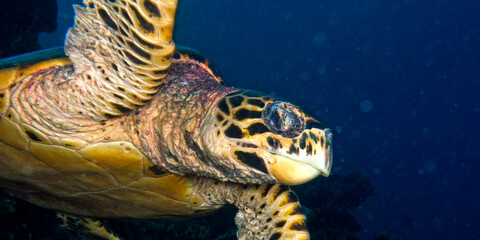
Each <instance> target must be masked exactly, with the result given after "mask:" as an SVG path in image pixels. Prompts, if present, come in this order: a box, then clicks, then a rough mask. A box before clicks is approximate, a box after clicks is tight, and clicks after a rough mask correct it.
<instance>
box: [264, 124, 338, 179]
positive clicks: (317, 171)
mask: <svg viewBox="0 0 480 240" xmlns="http://www.w3.org/2000/svg"><path fill="white" fill-rule="evenodd" d="M305 136H307V137H305ZM267 138H268V137H267ZM302 138H303V139H302ZM275 141H277V143H276V144H274V145H273V147H272V146H270V147H269V151H268V154H265V158H266V159H267V168H268V170H269V172H270V173H271V175H272V176H273V177H274V178H275V179H276V180H278V181H279V182H281V183H283V184H286V185H298V184H302V183H305V182H308V181H310V180H312V179H314V178H316V177H317V176H319V175H322V176H325V177H328V175H330V170H331V167H332V157H333V154H332V143H331V132H330V130H329V129H325V130H320V129H309V130H305V133H304V134H301V135H300V136H299V137H298V138H296V139H281V138H276V139H275ZM284 146H285V147H284ZM302 147H303V148H302Z"/></svg>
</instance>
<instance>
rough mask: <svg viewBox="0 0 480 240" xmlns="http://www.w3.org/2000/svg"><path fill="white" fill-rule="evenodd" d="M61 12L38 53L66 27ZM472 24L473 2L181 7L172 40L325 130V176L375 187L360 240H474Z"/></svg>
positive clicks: (478, 79)
mask: <svg viewBox="0 0 480 240" xmlns="http://www.w3.org/2000/svg"><path fill="white" fill-rule="evenodd" d="M77 2H78V1H77ZM63 5H66V6H68V5H69V1H62V3H59V6H60V13H59V21H60V22H59V24H58V25H59V31H58V32H57V33H56V34H54V35H44V36H42V37H41V38H40V42H41V43H43V46H44V47H49V46H51V45H57V44H58V45H59V44H61V43H62V41H63V35H64V32H65V27H66V26H68V25H70V24H71V20H69V19H71V14H70V10H69V7H68V8H67V9H68V11H66V10H63V9H65V8H63V7H62V6H63ZM479 13H480V2H478V1H475V0H470V1H467V0H456V1H453V0H438V1H427V0H415V1H414V0H404V1H385V0H383V1H382V0H363V1H360V0H349V1H346V0H337V1H324V0H317V1H271V0H264V1H233V0H226V1H207V0H183V1H181V3H180V6H179V8H178V14H177V16H178V18H177V23H176V30H175V41H176V42H177V43H178V44H182V45H186V46H189V47H192V48H195V49H197V50H199V51H200V52H202V53H204V54H205V55H206V56H207V57H209V58H210V59H211V60H213V62H214V63H215V64H216V65H217V67H218V68H219V69H220V71H221V73H222V75H223V77H224V79H225V80H226V82H227V83H228V84H230V85H233V86H236V87H241V88H249V89H256V90H261V91H264V92H267V93H271V94H274V95H277V96H279V97H282V98H285V99H288V100H290V101H292V102H294V103H296V104H299V105H301V106H303V107H305V108H306V109H308V110H309V111H310V112H311V113H313V114H314V115H316V116H317V117H318V118H319V119H320V120H321V121H323V122H324V123H325V124H326V125H328V126H330V127H331V128H332V130H333V132H334V133H335V140H334V145H335V156H334V162H335V163H334V169H333V172H334V173H336V174H348V173H351V172H354V171H361V173H362V174H363V175H365V176H366V177H367V178H368V179H369V181H370V182H371V184H373V186H374V192H375V196H372V197H370V198H368V199H367V201H365V202H363V203H362V204H361V205H360V207H358V208H356V209H354V210H353V215H354V216H355V218H356V220H357V221H358V222H359V223H360V225H361V228H362V229H361V231H360V232H359V233H358V234H357V236H358V237H359V239H374V238H375V237H376V236H377V235H378V234H379V233H381V232H383V231H390V232H392V233H395V234H397V235H399V236H401V237H403V239H480V226H479V223H480V217H479V213H480V206H479V197H480V196H479V195H480V182H479V179H480V168H479V167H480V163H479V161H478V160H479V159H480V148H479V147H480V138H479V135H480V127H479V122H480V97H479V93H480V57H479V54H480V27H479V26H480V24H479V23H480V14H479ZM67 23H68V24H67ZM320 181H321V180H320ZM309 187H312V188H315V186H309ZM352 194H355V193H352ZM301 201H302V199H301ZM304 201H305V202H309V203H311V202H312V199H305V200H304ZM313 202H314V201H313ZM308 207H310V208H312V207H315V206H308Z"/></svg>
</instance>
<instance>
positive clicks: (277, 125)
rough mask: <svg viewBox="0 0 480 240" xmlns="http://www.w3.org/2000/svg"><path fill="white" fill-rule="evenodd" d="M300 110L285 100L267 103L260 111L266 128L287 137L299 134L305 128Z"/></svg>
mask: <svg viewBox="0 0 480 240" xmlns="http://www.w3.org/2000/svg"><path fill="white" fill-rule="evenodd" d="M303 115H304V114H303V113H302V111H300V109H298V108H297V107H295V106H293V105H292V104H289V103H286V102H274V103H269V104H267V106H265V108H264V109H263V112H262V119H263V122H264V123H265V125H267V127H268V129H269V130H270V131H272V132H273V133H275V134H279V135H282V136H283V137H287V138H294V137H297V136H298V135H300V133H302V132H303V130H304V129H305V119H304V117H303Z"/></svg>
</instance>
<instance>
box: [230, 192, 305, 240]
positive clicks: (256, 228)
mask: <svg viewBox="0 0 480 240" xmlns="http://www.w3.org/2000/svg"><path fill="white" fill-rule="evenodd" d="M234 204H235V205H236V206H237V207H238V208H239V209H240V211H239V212H238V213H237V216H236V217H235V223H236V224H237V226H238V231H237V236H238V239H239V240H245V239H269V240H278V239H292V240H293V239H295V240H300V239H302V240H306V239H310V235H309V233H308V231H307V227H306V223H305V221H306V217H305V215H304V214H303V213H302V212H301V207H300V203H299V202H298V198H297V196H296V195H295V193H293V191H291V190H290V188H289V187H288V186H285V185H279V184H274V185H272V184H268V185H267V184H265V185H261V186H249V187H248V188H247V189H245V190H244V191H242V194H241V195H240V196H239V198H238V199H237V201H234ZM265 237H266V238H265Z"/></svg>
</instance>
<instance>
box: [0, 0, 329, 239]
mask: <svg viewBox="0 0 480 240" xmlns="http://www.w3.org/2000/svg"><path fill="white" fill-rule="evenodd" d="M176 7H177V1H176V0H108V1H107V0H85V1H84V6H75V13H76V16H75V25H74V26H73V27H72V28H71V29H69V31H68V34H67V36H66V41H65V46H64V50H65V53H66V55H67V56H68V57H57V56H56V55H55V54H53V55H48V56H47V58H53V59H49V60H42V61H38V60H31V59H30V60H31V61H30V62H29V63H26V62H25V61H24V60H21V61H20V62H21V64H19V65H17V66H14V67H10V68H7V69H3V70H1V71H0V186H1V187H2V188H4V189H5V190H6V191H8V192H9V193H11V194H12V195H14V196H17V197H19V198H22V199H25V200H27V201H29V202H31V203H33V204H35V205H38V206H41V207H45V208H51V209H55V210H57V211H58V212H59V214H58V216H59V220H60V222H61V225H63V226H65V227H67V228H69V229H72V230H75V231H78V232H80V233H81V234H84V235H87V236H92V237H97V238H98V237H100V238H106V239H118V237H117V236H116V235H115V234H114V233H113V232H111V231H109V230H107V229H106V228H105V227H104V226H103V224H102V223H101V222H100V221H99V220H97V218H137V219H150V218H162V217H173V218H175V217H184V216H195V215H199V214H205V213H207V212H210V211H213V210H216V209H218V208H220V207H222V206H224V205H225V204H233V205H235V206H236V207H238V209H239V212H238V213H237V215H236V217H235V222H236V224H237V226H238V230H237V236H238V238H239V239H308V238H309V234H308V231H307V229H306V226H305V215H303V214H302V213H301V211H300V204H299V203H298V200H297V197H296V196H295V194H294V193H293V192H292V191H290V189H289V187H287V186H286V185H295V184H301V183H304V182H307V181H309V180H311V179H313V178H314V177H316V176H318V175H320V174H322V175H325V176H328V174H329V172H330V168H331V165H332V163H331V161H332V145H331V144H332V140H331V138H332V133H331V131H330V130H328V129H326V128H323V127H322V126H321V125H320V123H319V122H318V121H317V120H315V119H313V118H312V117H311V116H309V115H307V114H306V113H304V112H303V111H302V110H301V109H300V108H299V107H297V106H295V105H293V104H290V103H288V102H285V101H283V100H279V99H275V98H273V97H270V96H267V95H265V94H262V93H259V92H255V91H249V90H241V89H236V88H232V87H226V86H224V85H223V84H222V80H221V77H220V76H219V75H218V73H217V71H216V70H215V68H214V67H213V65H212V64H211V63H210V62H209V61H208V60H207V59H205V58H204V57H203V56H202V55H200V54H197V53H195V52H194V51H192V50H188V49H183V50H182V49H177V51H175V45H174V43H173V41H172V30H173V23H174V15H175V11H176ZM54 52H55V51H54ZM29 58H31V57H29Z"/></svg>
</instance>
